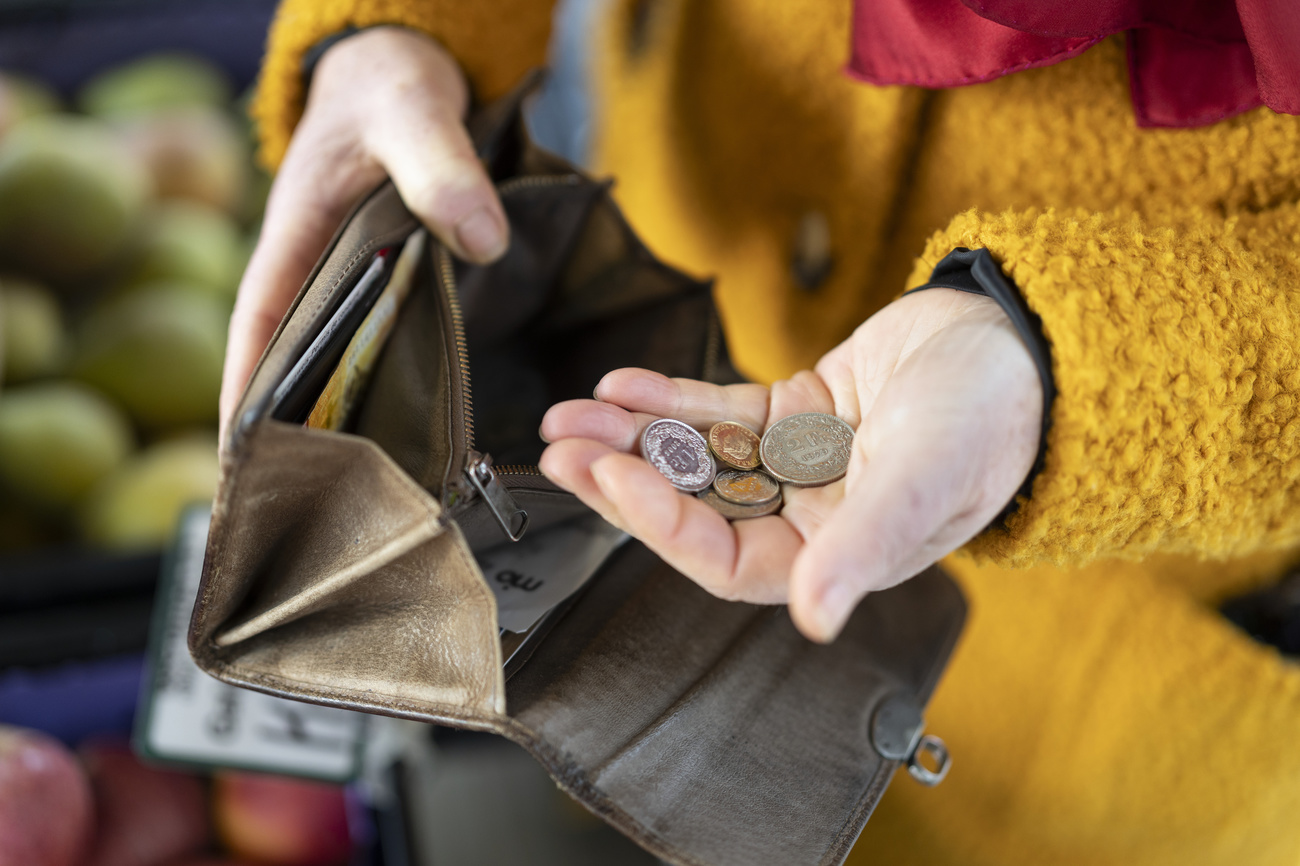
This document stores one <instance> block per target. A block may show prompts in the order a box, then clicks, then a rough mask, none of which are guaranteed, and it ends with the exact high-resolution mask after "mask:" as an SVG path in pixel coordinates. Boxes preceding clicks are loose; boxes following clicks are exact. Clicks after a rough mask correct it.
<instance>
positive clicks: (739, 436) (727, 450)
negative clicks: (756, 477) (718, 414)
mask: <svg viewBox="0 0 1300 866" xmlns="http://www.w3.org/2000/svg"><path fill="white" fill-rule="evenodd" d="M758 444H759V439H758V434H757V433H755V432H754V431H753V430H750V429H749V428H748V427H746V426H745V425H744V424H737V423H736V422H735V421H719V422H718V423H717V424H714V425H713V427H711V428H710V429H709V450H710V451H712V452H713V456H714V457H717V458H718V459H719V460H721V461H722V462H723V463H725V464H727V465H728V466H730V467H731V468H732V469H757V468H758Z"/></svg>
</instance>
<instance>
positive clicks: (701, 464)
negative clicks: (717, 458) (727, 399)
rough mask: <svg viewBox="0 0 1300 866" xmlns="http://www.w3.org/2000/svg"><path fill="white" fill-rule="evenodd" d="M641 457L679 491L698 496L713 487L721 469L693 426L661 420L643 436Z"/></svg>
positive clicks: (665, 419) (670, 420)
mask: <svg viewBox="0 0 1300 866" xmlns="http://www.w3.org/2000/svg"><path fill="white" fill-rule="evenodd" d="M641 456H642V457H644V458H645V459H646V461H647V462H648V463H649V464H650V465H651V466H653V467H654V468H656V469H658V470H659V472H660V474H661V475H663V476H664V477H665V478H667V479H668V480H669V481H670V482H671V483H672V485H673V486H674V487H676V488H677V489H678V490H684V491H686V492H687V493H695V492H697V491H699V490H703V489H704V488H706V487H708V486H709V485H710V484H712V483H713V476H714V475H715V474H716V473H717V466H716V464H714V462H713V455H712V454H710V453H709V443H708V442H706V441H705V440H704V437H703V436H701V435H700V434H699V432H698V431H696V429H695V428H694V427H692V426H690V425H689V424H683V423H682V422H681V421H674V420H672V419H671V418H661V419H659V420H658V421H651V422H650V424H649V426H647V427H646V428H645V432H644V433H642V434H641Z"/></svg>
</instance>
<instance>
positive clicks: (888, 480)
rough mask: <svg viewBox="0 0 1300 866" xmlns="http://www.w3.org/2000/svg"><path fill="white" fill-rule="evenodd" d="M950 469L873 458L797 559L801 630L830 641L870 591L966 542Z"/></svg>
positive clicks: (795, 591) (793, 609) (794, 608)
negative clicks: (958, 528)
mask: <svg viewBox="0 0 1300 866" xmlns="http://www.w3.org/2000/svg"><path fill="white" fill-rule="evenodd" d="M948 468H949V464H948V461H945V460H943V459H940V458H938V456H937V455H935V454H922V453H918V451H917V449H911V448H905V449H898V451H896V452H891V451H890V450H888V449H887V450H883V451H881V452H878V453H876V454H874V455H872V457H871V459H870V460H869V461H868V462H867V463H866V465H865V467H864V468H863V470H862V472H861V474H860V477H859V478H856V479H854V481H855V482H856V483H855V484H853V485H851V489H849V490H848V492H847V493H846V495H845V497H844V498H843V500H842V501H841V502H840V503H839V504H838V506H837V507H836V508H834V509H833V510H832V511H831V512H830V513H829V514H828V515H827V517H826V519H825V521H824V523H823V524H822V526H821V528H820V529H819V530H818V531H817V532H816V534H815V535H814V536H812V543H811V544H809V545H808V546H807V547H805V548H804V549H803V551H802V552H801V554H800V555H799V556H798V558H797V559H796V560H795V563H794V567H793V570H792V573H791V576H790V616H791V618H792V619H793V620H794V622H795V624H796V625H797V626H798V628H799V630H800V631H802V632H803V633H804V634H805V635H806V636H808V637H809V638H811V639H812V640H817V641H822V642H827V641H830V640H833V639H834V637H835V636H836V635H837V634H839V632H840V630H841V629H842V628H843V627H844V623H845V622H846V621H847V620H848V617H849V615H850V614H851V613H852V611H853V609H854V608H855V607H856V606H857V604H858V602H860V601H861V600H862V598H863V597H864V596H865V595H866V594H867V593H868V592H871V591H876V590H881V589H887V588H888V587H890V586H893V585H895V584H897V583H900V582H902V581H903V580H906V579H907V578H908V577H911V576H912V575H914V574H916V573H917V572H919V571H921V570H922V569H924V568H926V567H927V566H929V565H930V564H931V563H933V562H935V561H936V560H938V559H939V558H940V557H942V556H943V555H945V554H946V553H948V552H949V551H950V550H952V549H953V548H955V547H956V546H957V545H959V544H960V543H962V542H963V541H965V540H966V539H965V538H962V537H960V533H957V534H954V533H953V532H952V531H951V530H952V528H953V521H952V517H953V503H954V498H953V497H952V496H950V495H949V490H948V489H947V486H946V483H945V479H944V477H943V476H944V473H945V471H946V470H947V469H948ZM974 531H977V528H976V529H973V530H972V533H973V532H974Z"/></svg>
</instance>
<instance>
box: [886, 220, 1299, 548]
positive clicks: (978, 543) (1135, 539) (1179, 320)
mask: <svg viewBox="0 0 1300 866" xmlns="http://www.w3.org/2000/svg"><path fill="white" fill-rule="evenodd" d="M958 246H963V247H970V248H979V247H987V248H988V249H989V251H990V252H991V253H992V254H993V257H994V258H995V259H997V260H998V261H1000V262H1001V263H1002V269H1003V271H1004V273H1006V275H1007V276H1008V277H1010V278H1011V280H1013V281H1014V283H1015V285H1016V286H1017V287H1018V288H1019V290H1020V291H1021V293H1022V294H1023V296H1024V298H1025V300H1026V302H1027V303H1028V305H1029V306H1030V308H1031V309H1033V310H1034V311H1035V312H1036V313H1038V315H1039V316H1041V317H1042V321H1043V331H1044V334H1045V335H1046V337H1047V339H1048V341H1049V342H1050V344H1051V353H1052V370H1053V374H1054V377H1055V380H1056V387H1057V397H1056V402H1055V404H1054V406H1053V409H1052V418H1051V429H1050V431H1049V433H1048V437H1047V451H1046V461H1045V465H1044V467H1043V469H1042V471H1041V472H1040V474H1039V475H1038V477H1037V478H1036V479H1035V481H1034V484H1033V489H1032V492H1031V494H1030V496H1029V498H1028V499H1027V500H1022V501H1021V502H1020V507H1019V509H1018V510H1017V511H1016V512H1015V513H1014V514H1013V515H1012V516H1011V517H1010V518H1009V519H1008V520H1007V528H1006V531H1003V530H1000V529H992V530H990V531H987V532H985V533H983V534H982V535H981V536H980V537H978V538H977V539H976V540H975V541H974V542H972V543H971V545H970V546H969V547H968V550H969V552H971V553H973V554H975V555H976V557H977V558H978V559H980V560H991V561H993V562H996V563H999V564H1001V565H1006V566H1028V565H1033V564H1038V563H1044V562H1050V563H1054V564H1057V565H1082V564H1084V563H1087V562H1089V561H1091V560H1094V559H1097V558H1100V557H1109V556H1118V557H1122V558H1126V559H1134V558H1141V557H1146V556H1148V555H1150V554H1153V553H1180V554H1191V555H1195V556H1200V557H1205V558H1223V557H1230V556H1237V555H1241V554H1247V553H1251V552H1256V551H1263V550H1267V549H1277V548H1280V547H1287V546H1294V545H1296V544H1297V542H1300V207H1297V205H1296V204H1294V203H1288V204H1284V205H1279V206H1277V207H1274V208H1272V209H1269V210H1265V211H1263V212H1259V213H1243V214H1239V215H1236V216H1231V217H1224V216H1221V215H1219V214H1216V213H1211V212H1208V211H1199V210H1192V211H1187V210H1184V211H1181V212H1177V213H1172V214H1169V215H1167V216H1166V217H1162V218H1161V220H1160V225H1153V224H1152V222H1151V221H1150V220H1144V219H1142V218H1140V217H1139V216H1137V215H1135V214H1132V213H1124V212H1111V213H1102V214H1098V213H1087V212H1081V211H1056V210H1046V211H1037V210H1028V211H1010V212H1006V213H1001V214H988V213H979V212H976V211H970V212H967V213H964V214H962V215H960V216H959V217H957V218H956V219H955V220H953V222H952V223H951V224H950V225H949V226H948V228H947V229H945V230H944V231H941V232H939V233H937V234H936V235H935V236H934V237H933V238H931V240H930V241H929V243H928V245H927V247H926V250H925V253H924V255H923V257H922V259H921V260H920V261H919V262H918V265H917V268H916V270H915V271H914V272H913V274H912V276H911V279H910V280H909V286H915V285H919V284H921V283H924V282H925V281H926V279H927V277H928V275H929V272H930V269H931V268H932V267H933V265H934V263H936V262H938V261H939V259H941V258H942V257H943V256H944V255H945V254H947V253H948V252H950V251H951V250H952V249H953V248H954V247H958Z"/></svg>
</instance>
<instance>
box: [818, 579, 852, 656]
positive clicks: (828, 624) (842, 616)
mask: <svg viewBox="0 0 1300 866" xmlns="http://www.w3.org/2000/svg"><path fill="white" fill-rule="evenodd" d="M853 601H854V598H853V590H851V589H850V588H849V586H848V584H846V583H832V584H831V585H830V586H828V587H827V588H826V591H825V592H823V593H822V597H821V600H820V601H818V602H817V606H816V607H815V608H813V617H812V618H813V621H814V625H815V626H816V628H817V634H818V636H819V638H820V639H821V641H822V642H823V643H830V642H831V641H833V640H835V638H836V637H838V636H839V633H840V632H841V631H842V630H843V629H844V624H845V623H846V622H848V621H849V614H851V613H853Z"/></svg>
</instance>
